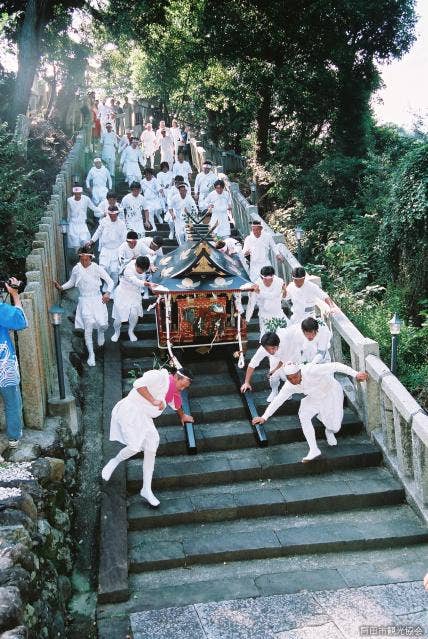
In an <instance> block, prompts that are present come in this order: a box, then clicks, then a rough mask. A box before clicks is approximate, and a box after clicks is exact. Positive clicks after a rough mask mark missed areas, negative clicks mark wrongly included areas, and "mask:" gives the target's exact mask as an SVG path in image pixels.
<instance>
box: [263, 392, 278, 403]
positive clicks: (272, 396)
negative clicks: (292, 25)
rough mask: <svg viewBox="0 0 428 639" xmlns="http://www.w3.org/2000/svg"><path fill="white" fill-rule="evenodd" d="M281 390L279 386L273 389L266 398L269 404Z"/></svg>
mask: <svg viewBox="0 0 428 639" xmlns="http://www.w3.org/2000/svg"><path fill="white" fill-rule="evenodd" d="M278 393H279V391H278V389H277V388H275V389H274V390H272V392H271V394H270V395H269V397H267V398H266V401H267V403H268V404H270V402H272V401H273V400H274V399H275V397H276V396H277V395H278Z"/></svg>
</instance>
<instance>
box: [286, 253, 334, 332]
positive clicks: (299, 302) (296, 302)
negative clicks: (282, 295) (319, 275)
mask: <svg viewBox="0 0 428 639" xmlns="http://www.w3.org/2000/svg"><path fill="white" fill-rule="evenodd" d="M291 275H292V277H293V281H292V282H290V283H289V284H288V285H287V293H286V299H287V301H291V303H292V305H293V306H292V310H293V314H292V316H291V318H290V324H300V323H301V322H302V321H303V320H304V319H305V318H306V317H315V305H316V303H317V300H323V301H324V302H325V303H326V304H327V305H328V306H329V307H330V309H333V308H334V303H333V301H332V300H331V298H330V297H329V296H328V295H327V293H326V292H325V291H323V290H322V289H321V288H320V287H319V286H318V285H317V284H315V283H314V282H308V280H307V279H306V271H305V269H304V268H303V266H297V267H296V268H294V269H293V270H292V272H291Z"/></svg>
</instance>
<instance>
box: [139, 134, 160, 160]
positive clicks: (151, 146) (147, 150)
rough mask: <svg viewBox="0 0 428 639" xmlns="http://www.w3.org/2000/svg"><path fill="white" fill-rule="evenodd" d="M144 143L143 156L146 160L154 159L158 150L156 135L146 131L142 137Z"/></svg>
mask: <svg viewBox="0 0 428 639" xmlns="http://www.w3.org/2000/svg"><path fill="white" fill-rule="evenodd" d="M140 140H141V142H142V143H143V155H144V157H145V158H152V156H153V155H154V154H155V152H156V149H157V148H158V144H157V139H156V133H155V132H154V131H149V130H148V129H145V130H144V131H143V132H142V134H141V137H140Z"/></svg>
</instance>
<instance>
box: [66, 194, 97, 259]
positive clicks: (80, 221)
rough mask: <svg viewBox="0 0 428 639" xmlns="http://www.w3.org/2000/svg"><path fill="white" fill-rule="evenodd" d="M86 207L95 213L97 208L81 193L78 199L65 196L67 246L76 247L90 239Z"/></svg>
mask: <svg viewBox="0 0 428 639" xmlns="http://www.w3.org/2000/svg"><path fill="white" fill-rule="evenodd" d="M88 209H91V211H94V213H95V214H97V212H98V209H97V207H96V206H95V204H93V202H92V201H91V199H90V198H89V197H88V196H87V195H84V194H83V193H82V196H81V198H80V200H76V199H75V198H74V196H73V195H72V196H71V197H69V198H67V221H68V224H69V227H68V246H69V247H70V248H78V247H79V246H83V245H84V244H86V242H88V241H89V240H90V239H91V234H90V233H89V229H88V225H87V223H86V218H87V215H88Z"/></svg>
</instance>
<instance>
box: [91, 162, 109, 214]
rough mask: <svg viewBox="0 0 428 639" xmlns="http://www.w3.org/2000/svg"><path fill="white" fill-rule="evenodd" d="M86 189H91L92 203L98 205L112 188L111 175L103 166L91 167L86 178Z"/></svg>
mask: <svg viewBox="0 0 428 639" xmlns="http://www.w3.org/2000/svg"><path fill="white" fill-rule="evenodd" d="M86 188H88V189H89V188H92V201H93V203H94V204H96V205H98V204H99V203H100V202H101V201H102V200H104V199H105V197H106V195H107V193H108V190H109V189H111V188H112V180H111V175H110V172H109V170H108V169H106V167H105V166H101V167H100V168H99V169H98V168H97V167H96V166H93V167H92V168H91V170H90V171H89V173H88V175H87V176H86Z"/></svg>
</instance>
